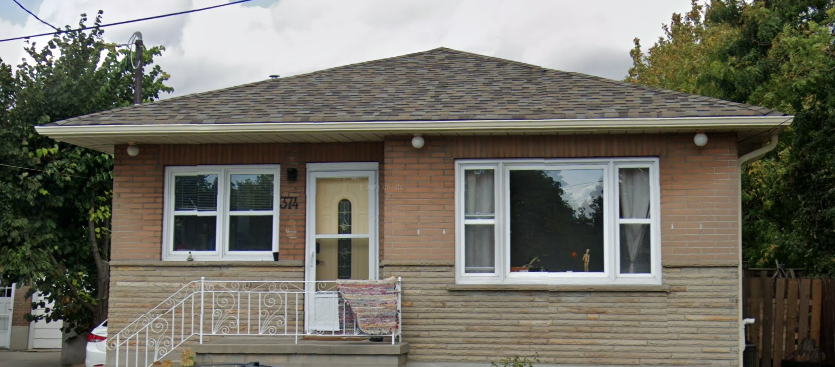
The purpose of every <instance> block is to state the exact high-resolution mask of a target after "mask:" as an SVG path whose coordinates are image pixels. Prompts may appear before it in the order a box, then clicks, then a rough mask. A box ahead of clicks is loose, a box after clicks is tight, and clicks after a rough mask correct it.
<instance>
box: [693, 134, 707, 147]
mask: <svg viewBox="0 0 835 367" xmlns="http://www.w3.org/2000/svg"><path fill="white" fill-rule="evenodd" d="M693 143H695V144H696V146H697V147H703V146H705V145H707V135H705V133H698V134H696V136H694V137H693Z"/></svg>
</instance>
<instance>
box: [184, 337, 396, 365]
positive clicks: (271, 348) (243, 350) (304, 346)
mask: <svg viewBox="0 0 835 367" xmlns="http://www.w3.org/2000/svg"><path fill="white" fill-rule="evenodd" d="M193 349H194V352H195V354H197V358H196V362H197V364H211V363H218V364H219V363H242V362H260V363H261V364H262V365H268V366H282V367H319V366H323V367H324V366H350V367H360V366H372V367H403V366H404V365H405V364H406V356H407V354H408V353H409V343H395V344H391V341H390V340H389V341H388V342H385V341H384V342H382V343H375V342H370V341H366V340H362V341H354V340H338V341H337V340H335V341H322V340H303V339H301V338H300V339H299V343H298V344H295V341H294V339H293V338H285V337H282V338H270V337H224V338H220V339H216V340H212V341H210V342H206V343H203V344H202V345H198V346H195V347H194V348H193Z"/></svg>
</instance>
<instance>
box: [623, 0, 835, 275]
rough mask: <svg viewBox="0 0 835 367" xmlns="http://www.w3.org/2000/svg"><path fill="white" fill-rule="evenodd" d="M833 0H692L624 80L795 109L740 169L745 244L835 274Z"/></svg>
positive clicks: (770, 261)
mask: <svg viewBox="0 0 835 367" xmlns="http://www.w3.org/2000/svg"><path fill="white" fill-rule="evenodd" d="M833 8H835V2H833V1H832V0H786V1H766V0H755V1H752V2H751V1H749V2H744V1H738V0H712V1H711V2H710V3H709V5H706V6H702V5H699V4H698V3H697V2H696V1H695V0H694V1H693V3H692V9H691V10H690V12H688V13H687V14H686V15H685V16H683V17H682V16H681V15H678V14H674V15H673V18H672V21H671V23H670V25H668V26H664V31H665V36H664V37H662V38H660V39H659V40H658V42H656V43H655V44H654V45H653V46H652V47H651V48H650V49H649V50H648V52H647V53H646V54H645V53H644V52H643V51H642V50H641V47H640V41H639V40H638V39H636V40H635V48H634V49H633V50H632V51H631V52H630V54H631V55H632V59H633V66H632V68H630V70H629V75H628V76H627V78H626V80H627V81H630V82H634V83H638V84H643V85H648V86H653V87H660V88H667V89H675V90H679V91H683V92H688V93H696V94H701V95H706V96H711V97H717V98H722V99H727V100H732V101H736V102H742V103H748V104H754V105H761V106H765V107H768V108H772V109H776V110H780V111H783V112H786V113H790V114H794V115H796V117H795V120H794V124H793V126H792V127H791V128H789V129H788V130H787V131H786V132H785V133H784V134H783V136H782V138H781V143H780V144H779V145H778V146H777V149H775V151H774V152H772V153H771V154H769V155H768V156H766V157H765V158H764V159H762V160H761V161H758V162H754V163H752V164H749V165H747V166H746V167H745V169H744V171H743V176H742V182H743V193H742V202H743V215H744V216H743V224H742V225H743V249H744V255H745V258H746V259H747V260H748V261H749V262H750V263H752V264H753V265H755V266H773V265H774V260H779V261H780V262H781V263H784V264H788V265H789V266H795V267H806V268H808V269H809V270H811V271H812V272H813V273H817V274H835V209H833V208H835V166H833V163H835V159H833V157H835V152H833V150H832V147H833V146H835V131H833V128H835V122H833V119H835V46H834V45H835V33H833V32H834V31H833V30H835V22H834V21H833V20H835V10H833Z"/></svg>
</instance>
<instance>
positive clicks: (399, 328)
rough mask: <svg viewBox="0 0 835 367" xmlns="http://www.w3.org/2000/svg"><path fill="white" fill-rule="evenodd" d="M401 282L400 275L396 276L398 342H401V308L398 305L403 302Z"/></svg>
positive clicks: (392, 337) (392, 341)
mask: <svg viewBox="0 0 835 367" xmlns="http://www.w3.org/2000/svg"><path fill="white" fill-rule="evenodd" d="M401 282H403V278H402V277H397V288H396V289H397V333H398V336H399V337H400V342H401V343H402V342H403V308H402V307H400V305H401V304H402V303H403V302H402V300H403V298H402V296H401V295H402V294H403V288H402V285H401ZM391 344H394V335H392V336H391Z"/></svg>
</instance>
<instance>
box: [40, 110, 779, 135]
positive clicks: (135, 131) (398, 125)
mask: <svg viewBox="0 0 835 367" xmlns="http://www.w3.org/2000/svg"><path fill="white" fill-rule="evenodd" d="M793 118H794V116H753V117H683V118H680V117H679V118H610V119H549V120H452V121H358V122H275V123H230V124H153V125H84V126H37V127H35V130H36V131H37V132H38V133H39V134H41V135H45V136H48V137H50V138H53V139H56V140H61V138H71V137H76V138H80V137H84V138H98V137H101V138H104V137H111V138H116V137H151V136H169V137H170V136H172V135H202V134H264V133H272V134H314V135H315V134H317V133H383V134H398V133H399V134H413V133H420V134H440V135H443V134H444V133H458V132H473V133H478V132H517V133H522V132H544V131H552V132H555V133H558V132H560V131H572V132H583V131H586V132H595V131H601V132H603V131H607V130H618V131H630V130H647V129H651V130H659V131H681V130H719V131H739V130H749V129H764V128H774V127H779V126H781V125H786V126H787V125H789V124H791V120H792V119H793Z"/></svg>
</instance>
